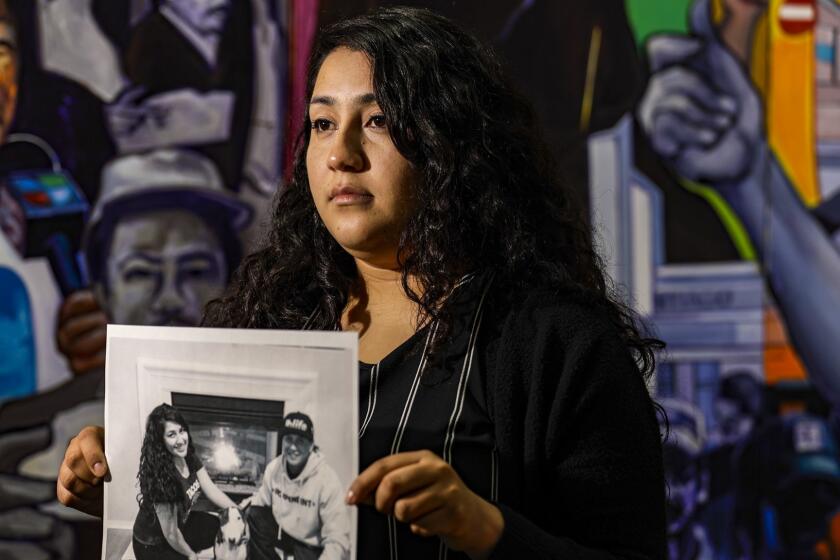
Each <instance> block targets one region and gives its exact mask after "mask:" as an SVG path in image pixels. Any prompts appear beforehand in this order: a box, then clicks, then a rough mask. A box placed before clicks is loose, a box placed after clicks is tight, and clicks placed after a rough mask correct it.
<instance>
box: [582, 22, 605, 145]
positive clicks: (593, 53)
mask: <svg viewBox="0 0 840 560" xmlns="http://www.w3.org/2000/svg"><path fill="white" fill-rule="evenodd" d="M600 56H601V26H600V25H596V26H595V27H594V28H592V39H591V41H590V43H589V61H588V62H587V64H586V86H585V87H584V90H583V104H582V106H581V108H580V131H581V132H588V131H589V125H590V123H591V121H592V106H593V103H594V99H595V80H596V79H597V77H598V59H599V58H600Z"/></svg>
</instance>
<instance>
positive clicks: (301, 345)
mask: <svg viewBox="0 0 840 560" xmlns="http://www.w3.org/2000/svg"><path fill="white" fill-rule="evenodd" d="M356 353H357V350H356V340H355V337H353V336H347V335H346V334H342V333H313V332H285V331H260V332H256V333H255V332H253V331H251V332H247V333H246V332H243V331H232V330H224V329H193V328H171V327H139V328H138V327H115V326H109V331H108V359H107V364H106V376H107V379H108V385H107V387H108V390H107V392H106V423H107V426H108V430H109V431H108V438H107V439H106V454H107V457H108V462H109V465H110V468H111V470H112V472H113V473H114V475H115V476H113V477H112V478H111V481H110V482H106V486H105V508H104V509H105V511H104V513H105V531H104V536H103V539H104V543H103V558H104V559H105V560H147V559H155V560H157V559H162V560H168V559H182V558H187V559H189V560H197V559H203V558H217V559H229V560H244V559H246V558H249V559H254V560H263V559H272V560H274V559H283V560H291V559H295V560H308V559H315V558H322V559H325V560H328V559H329V560H332V559H335V560H344V559H347V560H349V559H350V558H354V541H355V512H354V510H353V508H350V507H348V506H347V505H346V504H345V501H344V495H345V493H346V491H347V486H348V484H349V483H350V482H351V481H352V480H353V478H354V477H355V476H356V474H357V470H358V468H357V465H358V459H357V451H356V446H355V437H356V434H357V430H358V428H357V424H358V414H357V406H358V405H357V403H358V398H357V396H356V391H357V389H356V383H355V378H356V375H357V370H356V368H357V365H356V364H357V362H356ZM117 473H119V477H117V476H116V474H117Z"/></svg>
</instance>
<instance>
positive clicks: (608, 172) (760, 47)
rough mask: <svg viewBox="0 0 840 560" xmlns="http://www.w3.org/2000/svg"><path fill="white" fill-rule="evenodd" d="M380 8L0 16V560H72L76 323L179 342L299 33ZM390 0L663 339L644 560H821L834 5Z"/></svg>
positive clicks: (78, 521) (19, 7) (262, 151)
mask: <svg viewBox="0 0 840 560" xmlns="http://www.w3.org/2000/svg"><path fill="white" fill-rule="evenodd" d="M384 3H385V2H375V1H372V0H320V2H316V1H315V0H310V1H303V0H294V1H292V0H0V226H2V235H0V356H2V357H3V358H2V360H0V557H3V558H6V557H9V558H27V559H28V558H94V557H97V555H98V546H99V538H100V535H99V533H98V526H97V524H96V523H95V522H93V521H91V520H90V519H86V518H84V517H83V516H81V515H79V514H77V513H74V512H70V511H68V510H66V509H64V508H61V507H59V506H57V505H56V504H55V503H54V501H53V488H54V477H55V473H56V471H57V466H58V464H59V461H60V459H61V455H62V453H63V449H64V446H65V444H66V441H67V439H68V438H69V437H71V436H72V435H74V434H75V433H76V432H77V431H78V429H79V428H80V427H81V426H83V425H85V424H88V423H99V422H101V415H102V410H101V407H102V404H101V395H102V386H101V385H102V364H103V359H104V356H103V348H104V325H105V324H106V322H107V321H111V322H118V323H126V324H179V325H194V324H196V323H197V322H198V320H199V318H200V315H201V309H202V306H203V304H204V303H205V302H206V301H207V300H208V299H210V298H212V297H213V296H214V295H216V294H218V293H219V291H220V290H221V289H222V288H223V287H224V285H225V283H226V281H227V278H228V277H229V274H230V271H231V270H232V269H233V268H234V267H235V266H236V263H237V262H238V260H239V259H240V258H241V256H242V254H243V253H244V252H245V251H248V250H249V248H250V247H253V244H254V242H255V240H256V239H257V238H258V237H259V234H260V230H261V226H262V224H263V223H264V219H265V215H264V212H265V209H266V208H267V207H268V204H267V201H268V200H269V199H270V197H271V195H272V193H273V192H274V191H275V190H276V189H277V188H278V185H279V184H281V182H282V181H281V178H282V174H283V171H284V165H285V164H286V162H288V159H289V154H290V150H291V149H290V146H291V144H292V143H291V142H290V140H289V139H291V138H294V135H295V132H296V131H295V130H294V129H293V127H292V125H291V124H290V123H294V122H295V121H296V120H297V119H296V118H294V117H296V116H299V115H300V114H301V111H302V97H301V96H302V87H303V83H302V76H303V71H304V70H305V60H306V56H307V46H308V45H309V42H310V41H311V38H312V34H313V32H314V30H315V27H316V24H317V23H319V22H320V23H327V22H330V21H334V20H335V19H338V18H340V17H342V16H346V15H351V14H354V13H359V12H362V11H365V10H367V9H369V8H371V7H373V6H375V5H379V4H384ZM388 3H396V2H388ZM399 3H401V4H413V5H421V6H426V7H430V8H432V9H435V10H438V11H440V12H441V13H443V14H445V15H447V16H449V17H451V18H453V19H455V20H456V21H458V22H460V23H461V24H462V25H464V26H466V27H468V28H470V29H471V30H472V31H474V32H475V33H477V34H478V35H479V36H481V37H482V38H484V39H485V40H486V41H487V42H489V43H491V44H492V45H493V46H494V48H495V49H496V50H497V52H498V53H499V55H500V57H501V58H502V61H503V63H504V64H505V65H506V67H507V69H508V71H509V73H510V75H511V77H512V78H513V79H514V81H515V82H516V83H517V84H518V85H519V86H520V88H521V89H522V90H523V91H524V92H525V93H526V95H528V96H529V97H530V98H531V100H532V101H533V102H534V105H535V107H536V109H537V111H538V112H539V114H540V115H541V117H542V118H541V122H542V123H543V126H544V129H545V130H544V132H545V134H546V136H547V137H548V138H549V140H550V142H551V144H552V147H553V148H554V151H555V154H556V155H557V157H558V158H559V160H560V162H561V167H562V171H563V173H564V176H565V177H566V178H567V182H568V184H569V186H570V188H571V189H574V190H576V192H577V194H578V195H579V198H580V200H581V202H582V204H583V205H584V206H585V207H586V209H587V211H588V215H589V216H590V218H591V223H592V227H593V235H594V239H595V240H596V242H597V243H598V244H599V246H600V247H601V249H602V251H603V252H604V254H605V256H606V257H607V262H608V266H609V271H610V274H611V275H612V277H613V279H614V280H615V282H616V286H617V289H619V290H620V292H621V293H622V294H623V295H624V297H626V298H628V300H629V301H631V302H632V303H633V305H635V306H636V308H637V309H638V310H639V312H640V313H641V314H642V315H643V316H644V317H645V318H646V319H647V321H648V322H649V324H650V326H651V329H652V330H653V331H654V332H655V334H656V335H657V336H659V337H660V338H662V339H664V340H665V341H666V342H667V343H668V348H667V350H666V352H665V353H663V354H662V356H660V362H659V366H658V370H657V375H656V379H655V382H654V383H653V385H652V386H651V391H652V392H653V393H654V394H655V395H656V397H657V399H658V400H659V401H660V403H661V404H662V407H663V408H664V410H665V411H666V412H667V418H668V421H667V423H666V422H665V421H664V420H663V437H665V460H666V473H667V478H668V495H669V508H668V514H669V525H668V531H669V556H670V557H671V558H673V559H682V558H685V559H694V558H723V559H726V558H822V559H827V558H840V413H838V411H840V408H838V405H840V370H838V369H837V367H835V364H840V344H838V342H837V341H838V337H840V314H838V313H837V310H840V1H838V0H625V1H621V0H587V1H586V2H581V1H577V0H500V1H494V2H484V1H479V0H462V1H458V2H455V1H452V0H404V1H402V2H399Z"/></svg>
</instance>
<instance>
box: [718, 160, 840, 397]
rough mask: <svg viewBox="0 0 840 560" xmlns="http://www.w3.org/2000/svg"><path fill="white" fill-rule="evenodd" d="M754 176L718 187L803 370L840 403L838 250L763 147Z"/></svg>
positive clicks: (839, 279) (780, 168)
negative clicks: (757, 262) (757, 259)
mask: <svg viewBox="0 0 840 560" xmlns="http://www.w3.org/2000/svg"><path fill="white" fill-rule="evenodd" d="M761 152H762V154H761V156H759V157H757V158H756V159H757V160H758V161H759V162H760V163H759V168H758V173H756V174H753V175H750V176H749V177H748V178H747V179H745V180H744V181H742V182H740V183H739V184H737V185H732V186H729V187H726V188H722V189H721V190H720V192H721V194H722V195H723V196H724V198H725V199H726V201H727V202H728V203H729V204H730V206H731V207H732V209H733V210H734V211H735V213H736V214H738V216H739V217H740V218H741V221H742V222H743V224H744V227H745V228H746V230H747V233H748V234H749V236H750V239H751V240H752V242H753V244H754V245H755V247H756V250H757V251H758V254H759V255H761V260H762V264H763V269H764V275H765V278H766V280H767V283H768V284H769V286H770V289H771V290H772V292H773V294H774V295H775V296H776V302H777V304H778V306H779V309H780V311H781V312H782V315H783V316H784V318H785V323H786V324H787V327H788V331H789V334H790V337H791V339H792V341H793V343H794V346H795V347H796V349H797V350H798V352H799V355H800V357H801V358H802V361H803V362H804V363H805V366H806V367H807V369H808V372H809V374H810V376H811V378H812V380H813V382H814V384H815V385H816V386H817V388H818V389H819V390H820V392H821V393H822V394H823V396H825V397H826V398H828V399H829V400H830V401H831V402H833V403H835V404H838V403H840V372H838V369H837V365H838V364H840V344H836V343H832V342H828V343H826V341H836V340H837V339H838V337H840V253H838V251H837V247H835V246H834V244H833V243H832V241H831V238H830V237H829V235H828V233H827V232H826V230H825V229H824V228H823V227H822V225H821V224H820V223H819V222H818V221H817V220H816V218H815V217H814V216H813V215H812V214H811V213H810V212H809V211H808V210H807V209H806V208H805V206H804V205H803V203H802V201H801V199H800V198H799V195H798V194H797V193H796V191H795V189H794V188H793V186H792V185H791V183H790V180H789V179H788V177H787V176H786V175H785V173H784V171H783V170H782V167H781V165H780V164H779V162H778V161H777V160H776V158H775V157H774V156H773V154H772V153H771V152H770V151H769V150H766V149H763V150H761Z"/></svg>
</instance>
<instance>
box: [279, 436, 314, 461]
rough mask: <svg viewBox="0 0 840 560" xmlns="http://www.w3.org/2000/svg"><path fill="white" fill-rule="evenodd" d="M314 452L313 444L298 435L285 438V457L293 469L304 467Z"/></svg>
mask: <svg viewBox="0 0 840 560" xmlns="http://www.w3.org/2000/svg"><path fill="white" fill-rule="evenodd" d="M311 452H312V442H311V441H309V440H308V439H306V438H305V437H302V436H299V435H297V434H288V435H285V436H283V451H282V453H283V456H284V457H285V458H286V464H287V465H289V466H291V467H302V466H303V465H305V464H306V461H307V459H309V454H310V453H311Z"/></svg>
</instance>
